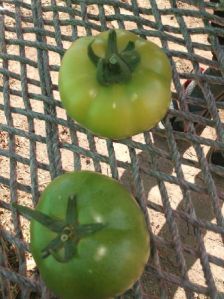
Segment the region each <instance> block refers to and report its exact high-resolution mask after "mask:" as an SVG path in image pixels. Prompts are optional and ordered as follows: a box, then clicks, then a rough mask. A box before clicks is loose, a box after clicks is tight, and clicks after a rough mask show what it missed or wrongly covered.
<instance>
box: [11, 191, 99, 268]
mask: <svg viewBox="0 0 224 299" xmlns="http://www.w3.org/2000/svg"><path fill="white" fill-rule="evenodd" d="M12 205H13V207H14V208H16V209H17V210H18V212H20V213H21V214H22V215H23V216H24V217H26V218H27V219H28V220H32V219H33V220H36V221H37V222H39V223H41V224H42V225H44V226H45V227H47V228H48V229H49V230H51V231H53V232H55V233H56V234H57V236H56V237H55V238H54V239H53V240H51V241H50V242H49V244H47V246H46V247H45V248H43V249H42V258H47V257H48V256H49V255H52V256H53V257H54V258H55V259H56V260H57V261H58V262H60V263H65V262H67V261H69V260H70V259H71V258H73V257H74V255H75V254H76V252H77V250H76V247H77V244H78V242H79V241H80V240H81V239H82V238H85V237H87V236H89V235H91V234H94V233H96V232H97V231H99V230H101V229H103V228H104V227H105V224H103V223H88V224H80V223H79V222H78V209H77V198H76V196H75V195H72V196H69V198H68V203H67V209H66V215H65V219H64V220H58V219H56V218H53V217H50V216H48V215H46V214H45V213H43V212H40V211H38V210H33V209H30V208H28V207H25V206H22V205H18V204H16V203H13V204H12ZM62 249H63V250H62ZM59 251H60V252H59ZM62 252H63V253H64V254H62Z"/></svg>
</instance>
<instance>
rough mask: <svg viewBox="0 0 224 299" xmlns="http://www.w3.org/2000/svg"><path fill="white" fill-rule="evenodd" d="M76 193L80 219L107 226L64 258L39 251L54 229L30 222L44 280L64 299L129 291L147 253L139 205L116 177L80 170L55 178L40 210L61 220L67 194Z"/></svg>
mask: <svg viewBox="0 0 224 299" xmlns="http://www.w3.org/2000/svg"><path fill="white" fill-rule="evenodd" d="M74 194H76V195H77V210H78V221H79V223H80V224H86V223H90V222H91V223H98V222H100V223H103V224H105V227H104V228H103V229H102V230H100V231H97V232H96V233H94V234H92V235H90V236H86V237H84V238H83V239H81V240H80V241H79V243H78V244H77V252H76V253H75V255H74V257H72V259H71V260H69V261H68V262H66V263H60V262H58V261H57V260H55V258H54V257H53V256H52V255H50V256H48V257H47V258H46V259H43V258H42V257H41V250H42V249H43V248H44V247H46V246H47V244H48V243H49V242H50V241H51V240H52V239H53V238H55V235H56V233H54V232H52V231H50V230H49V229H48V228H46V227H45V226H43V225H41V224H40V223H38V222H37V221H35V220H32V221H31V252H32V254H33V257H34V259H35V261H36V263H37V266H38V268H39V270H40V274H41V276H42V278H43V280H44V281H45V283H46V285H47V286H48V287H49V288H50V289H51V290H52V291H53V292H54V293H55V294H56V295H59V296H61V298H63V299H90V298H91V299H109V298H113V297H114V296H116V295H118V294H120V293H123V292H125V291H126V290H127V289H128V288H130V287H131V286H132V285H133V284H134V283H135V282H136V280H137V279H138V278H139V277H140V275H141V274H142V272H143V270H144V266H145V264H146V263H147V260H148V258H149V235H148V232H147V228H146V223H145V220H144V217H143V213H142V212H141V210H140V208H139V206H138V205H137V203H136V201H135V199H134V198H133V197H132V196H131V194H130V193H129V192H128V191H127V190H126V189H125V188H124V187H123V186H122V185H121V184H120V183H118V182H117V181H115V180H113V179H111V178H109V177H106V176H104V175H102V174H99V173H94V172H89V171H80V172H72V173H67V174H64V175H62V176H60V177H58V178H56V179H55V180H53V181H52V182H51V183H50V184H49V185H48V187H47V188H46V189H45V191H44V192H43V193H42V196H41V198H40V201H39V203H38V205H37V207H36V209H37V210H38V211H41V212H44V213H45V214H47V215H49V216H51V217H53V218H57V219H63V218H64V215H65V213H66V207H67V202H68V197H69V196H70V195H74Z"/></svg>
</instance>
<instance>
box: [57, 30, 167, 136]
mask: <svg viewBox="0 0 224 299" xmlns="http://www.w3.org/2000/svg"><path fill="white" fill-rule="evenodd" d="M108 34H109V31H106V32H102V33H100V34H98V35H97V36H95V37H92V36H91V37H89V36H88V37H82V38H79V39H78V40H76V41H75V42H73V44H72V45H71V47H70V48H69V49H68V50H67V51H66V53H65V55H64V57H63V60H62V64H61V67H60V72H59V92H60V96H61V100H62V104H63V106H64V108H65V109H66V111H67V113H68V114H69V115H70V117H71V118H73V119H74V120H76V121H77V122H78V123H80V124H81V125H83V126H84V127H86V128H88V129H89V130H90V131H92V132H93V133H95V134H97V135H100V136H102V137H106V138H111V139H121V138H126V137H130V136H133V135H135V134H138V133H141V132H143V131H146V130H149V129H151V128H152V127H154V126H155V125H156V124H157V123H158V122H159V121H160V120H161V119H162V118H163V117H164V115H165V114H166V112H167V110H168V108H169V105H170V99H171V91H170V85H171V77H172V74H171V66H170V63H169V60H168V58H167V56H166V55H165V53H164V52H163V51H162V50H161V49H160V48H159V47H158V46H157V45H155V44H154V43H152V42H150V41H148V40H144V39H142V38H140V37H138V36H137V35H135V34H133V33H131V32H129V31H126V30H116V34H117V45H118V49H119V50H120V51H121V50H122V49H124V48H125V46H126V45H127V44H128V42H129V41H133V42H134V43H135V49H136V51H137V52H138V54H139V55H140V62H139V64H138V65H137V67H136V68H135V69H134V71H133V73H132V77H131V79H130V80H129V81H128V82H122V83H116V84H111V85H109V86H103V85H102V84H100V83H99V82H98V80H97V74H96V72H97V70H96V67H95V65H94V64H93V63H92V61H91V60H90V59H89V57H88V51H87V49H88V45H89V44H90V43H91V42H92V47H93V50H94V51H95V53H97V54H98V55H99V56H101V57H103V56H104V55H105V51H106V46H107V40H108Z"/></svg>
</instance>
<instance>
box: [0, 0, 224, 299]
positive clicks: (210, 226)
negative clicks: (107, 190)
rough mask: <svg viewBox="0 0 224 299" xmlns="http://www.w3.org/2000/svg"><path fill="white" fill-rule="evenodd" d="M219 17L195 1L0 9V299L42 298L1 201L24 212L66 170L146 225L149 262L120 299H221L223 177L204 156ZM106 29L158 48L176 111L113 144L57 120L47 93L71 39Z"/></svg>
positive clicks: (46, 2) (42, 2)
mask: <svg viewBox="0 0 224 299" xmlns="http://www.w3.org/2000/svg"><path fill="white" fill-rule="evenodd" d="M222 8H223V1H220V3H219V1H212V2H209V1H202V0H201V1H199V0H198V1H186V0H185V1H174V0H170V1H168V0H161V1H155V0H123V1H117V0H114V1H111V0H105V1H101V0H85V1H84V0H83V1H76V0H24V1H22V0H18V1H10V0H0V64H1V66H0V73H1V77H0V217H1V218H0V219H1V221H0V292H1V295H0V297H1V298H7V299H10V298H44V299H47V298H53V297H54V296H53V295H52V294H51V293H50V292H49V291H48V290H47V288H46V287H45V285H44V283H43V282H42V280H41V278H40V276H39V273H38V269H37V268H36V266H35V263H34V261H33V259H32V256H31V255H30V253H29V245H28V244H29V223H28V221H26V220H25V219H24V218H23V217H22V216H20V215H19V214H18V213H17V212H16V211H15V210H14V209H12V207H11V203H12V202H18V203H22V204H25V205H29V206H35V204H36V203H37V202H38V199H39V195H40V192H41V191H42V190H43V189H44V187H45V186H46V185H47V184H48V183H49V182H50V181H51V180H52V179H53V178H54V177H56V176H58V175H60V174H61V173H63V172H64V171H72V170H74V169H75V170H79V169H89V170H93V171H98V172H102V173H104V174H106V175H108V176H112V177H114V178H115V179H117V180H119V181H121V182H122V184H124V185H125V186H126V187H127V188H128V189H129V190H130V191H131V192H132V193H133V194H134V196H135V198H136V199H137V201H138V203H139V204H140V206H141V208H142V210H143V212H144V215H145V217H146V219H147V223H148V228H149V233H150V236H151V246H152V250H151V258H150V260H149V263H148V264H147V266H146V269H145V272H144V274H143V276H142V277H141V279H140V280H139V281H138V283H136V285H135V286H134V287H133V289H132V290H130V291H128V292H127V293H126V294H124V295H122V296H121V297H120V298H188V299H189V298H192V299H193V298H216V299H217V298H224V246H223V240H224V216H223V200H224V186H223V177H224V168H223V165H222V163H215V161H213V160H212V159H211V152H212V151H214V150H216V151H217V150H219V151H222V150H224V127H223V119H224V110H223V109H224V101H222V100H223V99H224V89H223V85H224V79H223V72H224V55H223V47H222V38H224V30H223V29H222V26H224V19H223V18H222V17H221V16H220V15H219V13H217V11H219V10H221V9H222ZM214 12H215V13H214ZM109 28H125V29H128V30H131V31H133V32H134V33H136V34H138V35H140V36H142V37H143V38H147V39H150V40H152V41H154V42H155V43H157V44H158V45H159V46H161V47H162V48H163V49H164V51H165V52H166V54H167V55H168V57H169V59H170V62H171V65H172V69H173V85H172V99H173V101H175V102H174V103H177V104H178V107H179V108H177V105H174V107H170V109H169V112H168V115H167V116H166V118H165V119H164V122H163V124H161V123H160V124H158V126H156V127H155V128H153V129H152V130H150V131H149V132H145V133H144V134H139V135H137V136H134V137H133V138H129V139H125V140H121V141H113V140H109V139H108V140H107V139H103V138H99V137H96V136H94V135H93V134H91V133H90V132H88V131H87V130H85V129H84V128H82V127H81V126H80V125H78V124H77V123H75V122H73V121H72V120H71V119H70V118H68V117H67V115H66V113H65V111H64V110H63V108H62V105H61V102H60V97H59V93H58V86H57V84H58V82H57V79H58V70H59V65H60V61H61V58H62V56H63V54H64V53H65V50H66V49H67V48H68V47H69V46H70V44H71V42H72V41H73V40H75V39H77V38H78V37H80V36H85V35H95V34H97V33H98V32H100V31H104V30H106V29H109ZM195 107H196V108H195ZM198 107H199V109H198ZM174 108H175V109H174ZM199 112H200V113H199ZM202 112H203V113H202ZM174 119H175V120H178V121H179V124H182V125H183V127H184V129H183V130H182V129H180V128H179V129H178V128H176V127H175V122H173V120H174ZM178 121H177V122H176V124H177V123H178ZM199 129H200V132H198V130H199ZM120 279H122V277H120ZM90 299H91V298H90Z"/></svg>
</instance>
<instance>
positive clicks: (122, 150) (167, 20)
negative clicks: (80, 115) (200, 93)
mask: <svg viewBox="0 0 224 299" xmlns="http://www.w3.org/2000/svg"><path fill="white" fill-rule="evenodd" d="M26 2H28V3H29V1H26ZM42 2H43V5H49V4H50V1H47V0H45V1H42ZM122 2H131V1H122ZM138 2H139V5H140V6H141V7H149V4H148V3H149V1H146V0H140V1H138ZM177 2H180V1H177ZM57 3H58V4H60V5H65V4H64V2H63V1H57ZM157 5H158V6H159V7H160V8H161V9H162V8H169V7H170V4H169V1H167V0H163V1H157ZM179 5H180V6H181V7H182V8H193V7H189V5H186V4H182V3H179ZM6 7H8V9H12V6H10V5H8V6H7V5H6ZM88 9H89V12H91V13H93V14H97V13H98V9H97V8H96V6H95V5H91V6H89V8H88ZM104 9H105V13H106V14H108V15H110V14H112V13H113V8H112V7H111V6H105V7H104ZM194 9H196V8H194ZM22 12H23V14H24V15H26V16H29V15H31V14H30V12H29V11H27V10H25V9H23V10H22ZM122 12H124V13H129V14H130V12H127V11H122V10H121V13H122ZM143 17H144V18H146V19H150V20H153V17H151V16H150V17H149V16H146V15H144V16H143ZM44 18H45V19H46V20H47V19H48V20H50V19H52V18H53V14H52V13H51V12H46V13H44ZM60 18H61V19H67V18H68V15H66V14H63V13H60ZM162 21H163V24H167V25H172V26H178V24H177V21H176V19H175V17H174V16H169V15H168V16H163V17H162ZM186 22H187V24H188V26H190V27H194V28H195V27H202V26H203V24H202V21H201V20H199V19H197V18H193V17H191V18H190V17H188V18H186ZM5 24H7V25H8V26H14V25H15V20H14V19H12V18H9V17H7V18H6V19H5ZM30 26H32V25H31V24H30V23H26V22H24V23H23V27H24V28H25V27H30ZM109 26H110V27H113V26H114V27H117V22H115V21H112V22H110V23H109ZM126 28H127V29H134V28H136V24H135V23H133V22H126ZM46 29H48V30H53V27H51V26H46ZM147 29H149V28H147ZM78 31H79V34H80V35H84V34H85V31H84V29H83V28H82V27H79V28H78ZM62 33H63V34H66V35H70V34H71V28H70V27H69V26H64V27H62ZM7 37H8V38H15V39H16V38H17V36H16V33H13V32H7ZM24 39H26V40H35V35H34V34H32V33H26V34H24ZM192 39H193V40H194V41H198V42H199V41H200V42H204V43H207V36H206V35H200V36H198V35H194V36H193V37H192ZM151 40H152V41H154V42H156V43H158V44H159V45H160V41H159V39H157V38H151ZM47 42H48V44H51V45H56V42H55V40H54V39H53V38H49V37H48V38H47ZM63 45H64V47H65V48H68V46H69V45H70V43H69V42H64V43H63ZM169 47H170V48H171V49H176V50H180V51H187V50H186V48H184V47H182V46H178V45H177V44H172V43H169ZM7 52H8V54H14V55H19V48H18V47H17V46H15V45H8V46H7ZM25 53H26V57H27V58H29V59H31V60H33V61H37V51H36V49H35V48H31V47H26V48H25ZM196 53H197V54H199V55H201V56H205V57H207V58H210V57H211V54H210V53H208V52H203V51H199V50H197V51H196ZM49 60H50V64H54V65H59V63H60V57H59V55H57V54H55V53H54V52H49ZM175 62H176V66H177V69H178V71H179V72H190V71H191V69H192V65H191V63H190V62H189V61H187V60H184V59H179V58H175ZM0 64H2V62H1V60H0ZM9 70H10V71H11V72H14V73H17V74H19V73H20V64H19V62H16V61H12V60H10V61H9ZM27 72H28V76H29V78H32V79H35V80H39V74H38V70H37V69H36V68H34V67H31V66H27ZM57 78H58V73H57V72H51V79H52V81H53V83H54V84H57ZM0 83H1V85H2V77H1V76H0ZM10 88H12V89H14V90H16V91H20V90H21V83H20V81H18V80H16V79H13V78H10ZM28 89H29V92H32V93H36V94H38V95H40V94H41V90H40V88H39V87H37V86H34V85H33V84H29V86H28ZM54 96H55V99H56V100H59V95H58V93H57V92H56V91H55V92H54ZM10 101H11V106H12V107H18V108H24V102H23V99H22V98H21V97H20V96H15V95H11V97H10ZM30 103H31V105H32V110H33V111H35V112H39V113H43V102H41V101H38V100H35V99H30ZM0 104H3V97H2V96H1V97H0ZM220 113H222V111H221V112H220ZM220 115H221V116H222V114H220ZM57 116H58V117H60V118H63V119H66V115H65V113H64V110H62V109H60V108H58V109H57ZM0 123H3V124H5V123H6V119H5V116H4V112H3V111H2V110H0ZM13 125H14V127H15V128H18V129H21V130H24V131H28V123H27V118H26V116H23V115H21V114H15V113H13ZM34 125H35V134H37V135H41V136H46V132H45V123H44V121H41V120H38V119H35V120H34ZM58 129H59V132H60V140H61V141H62V142H68V143H69V142H71V137H70V133H69V131H68V129H67V128H66V127H64V126H61V125H59V126H58ZM77 135H78V142H79V146H80V148H83V149H86V150H89V143H88V140H87V137H86V135H84V134H82V133H80V132H78V133H77ZM202 136H205V137H206V138H210V139H212V140H213V139H215V138H216V135H215V131H214V129H212V128H210V127H208V128H206V129H205V130H204V131H203V133H202ZM8 138H9V136H8V134H7V133H6V132H4V131H0V149H3V150H7V149H8ZM134 140H136V141H138V142H142V143H144V140H143V136H142V135H138V136H135V137H134ZM153 142H154V145H156V146H157V147H158V148H159V149H163V150H165V151H168V148H167V143H166V140H165V139H162V138H159V137H158V136H156V135H154V136H153ZM95 144H96V149H97V152H98V153H101V154H103V155H107V154H108V153H107V146H106V142H105V140H103V139H101V138H97V137H95ZM29 147H30V144H29V141H28V139H26V138H24V137H19V136H16V154H17V155H20V156H22V157H25V158H28V159H29V157H30V153H29ZM36 147H37V149H36V155H37V160H38V162H41V163H44V164H46V165H47V164H48V163H49V160H48V157H47V149H46V146H45V145H44V144H42V143H38V142H37V143H36ZM114 148H115V153H116V158H117V159H118V160H120V161H123V162H130V155H129V150H128V147H127V146H126V145H123V144H119V143H114ZM178 149H179V151H180V154H181V156H182V157H183V158H186V159H188V160H191V161H198V158H197V155H196V153H195V150H194V148H193V147H192V146H191V145H190V144H188V145H186V144H183V143H178ZM203 150H204V152H205V153H207V152H208V147H206V146H203ZM61 155H62V163H63V168H64V169H65V170H66V171H71V170H73V169H74V163H73V155H72V153H71V152H70V151H68V150H65V149H62V150H61ZM137 157H138V159H139V165H140V168H141V177H142V179H143V185H144V188H145V193H146V195H147V197H148V199H149V200H150V201H151V202H152V203H155V204H157V205H162V201H161V195H160V191H159V189H158V185H157V182H156V180H155V179H154V178H152V177H150V176H148V175H146V173H147V172H148V171H149V163H148V156H147V153H145V152H142V151H140V150H139V151H138V156H137ZM80 158H81V165H82V169H89V170H94V162H93V161H92V159H90V158H89V157H86V156H85V155H81V157H80ZM157 163H158V170H160V171H161V172H163V173H165V174H169V175H172V176H174V177H176V173H175V170H174V165H173V164H172V163H171V162H170V161H168V160H166V159H163V158H159V160H158V161H157ZM100 167H101V171H102V172H103V173H105V174H110V172H111V171H110V167H109V165H107V164H106V163H100ZM182 169H183V172H184V177H185V180H186V181H187V182H190V183H193V184H195V185H197V186H202V187H204V186H205V184H204V181H203V175H202V172H201V170H200V169H199V168H196V167H195V166H192V164H191V163H189V164H187V163H185V164H183V165H182ZM16 170H17V180H18V182H19V183H21V184H24V185H28V186H29V185H30V184H31V181H30V168H29V165H24V164H23V163H19V162H18V163H17V165H16ZM118 171H119V177H120V180H121V182H122V183H123V184H124V185H125V186H126V187H127V188H128V189H130V190H131V191H133V181H132V175H131V173H130V172H129V171H127V170H125V169H123V168H121V167H120V168H119V169H118ZM0 175H1V176H4V177H6V178H9V177H10V171H9V158H6V157H4V156H0ZM214 181H215V184H216V186H217V189H218V190H219V191H224V189H223V178H220V177H218V176H214ZM49 182H50V176H49V173H48V171H45V170H43V169H38V184H39V190H40V191H42V190H43V189H44V187H45V186H46V185H47V184H48V183H49ZM165 185H166V188H167V191H168V196H169V199H170V203H171V206H172V208H173V209H175V210H177V211H181V210H182V209H183V201H182V199H183V194H182V192H181V189H180V187H179V186H178V185H176V184H171V183H166V182H165ZM0 192H1V199H2V200H4V201H6V202H9V197H10V194H9V189H8V187H6V186H4V185H0ZM191 197H192V201H193V204H194V208H195V211H196V214H197V216H198V217H199V218H200V219H204V220H207V221H210V222H212V223H216V221H215V219H214V215H213V213H212V207H211V200H210V199H209V196H208V195H206V194H198V193H196V192H195V193H194V192H192V193H191ZM18 200H19V202H20V203H25V204H27V205H31V196H30V194H27V193H26V192H22V191H18ZM0 215H1V224H2V226H3V228H4V229H7V230H10V231H12V232H13V226H12V223H11V218H10V213H9V212H7V211H6V210H4V209H0ZM149 216H150V222H151V226H152V231H153V233H154V234H155V235H157V236H158V237H161V238H163V239H165V240H170V239H171V236H170V233H169V231H168V227H167V224H166V220H165V217H164V215H163V214H162V213H159V212H155V211H154V210H152V209H149ZM21 224H22V229H23V233H24V237H25V239H26V241H27V242H29V230H28V222H27V221H26V220H24V219H23V218H22V217H21ZM177 224H178V228H179V230H180V235H181V239H182V241H183V243H184V244H185V245H186V246H190V247H191V248H196V246H197V243H196V239H195V236H194V234H193V231H192V230H191V229H190V231H188V228H187V226H186V223H185V222H183V221H181V220H178V221H177ZM204 242H205V246H206V249H207V252H208V253H210V254H211V255H214V256H216V257H219V258H222V259H224V248H223V244H222V241H221V238H220V237H219V235H218V234H215V233H212V232H205V233H204ZM167 252H168V254H167ZM159 255H160V260H161V266H162V268H163V269H164V270H165V271H167V272H169V273H173V274H177V275H178V273H179V272H178V266H177V263H176V260H175V253H174V251H173V250H170V251H167V249H161V250H160V251H159ZM186 262H187V268H188V274H189V278H190V280H191V281H192V282H195V283H198V284H200V285H206V283H205V279H204V275H203V270H202V267H201V264H200V260H199V259H198V258H195V257H193V256H191V255H189V254H186ZM27 268H28V275H30V273H32V270H33V269H34V268H35V263H34V261H33V259H32V257H31V256H30V255H28V256H27ZM211 269H212V273H213V276H214V279H215V283H216V286H217V288H218V290H220V291H223V292H224V280H223V276H224V275H223V269H222V268H220V267H218V266H215V265H214V264H211ZM144 284H145V291H146V293H150V294H152V295H155V296H156V295H159V291H158V285H157V282H156V280H155V278H154V277H152V276H150V275H145V276H144ZM168 294H169V298H170V299H172V298H175V299H183V298H185V295H184V291H183V289H181V288H179V287H176V286H174V285H171V284H170V285H168ZM152 298H153V297H152ZM195 298H198V299H204V298H206V297H205V296H204V295H200V294H196V293H195Z"/></svg>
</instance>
